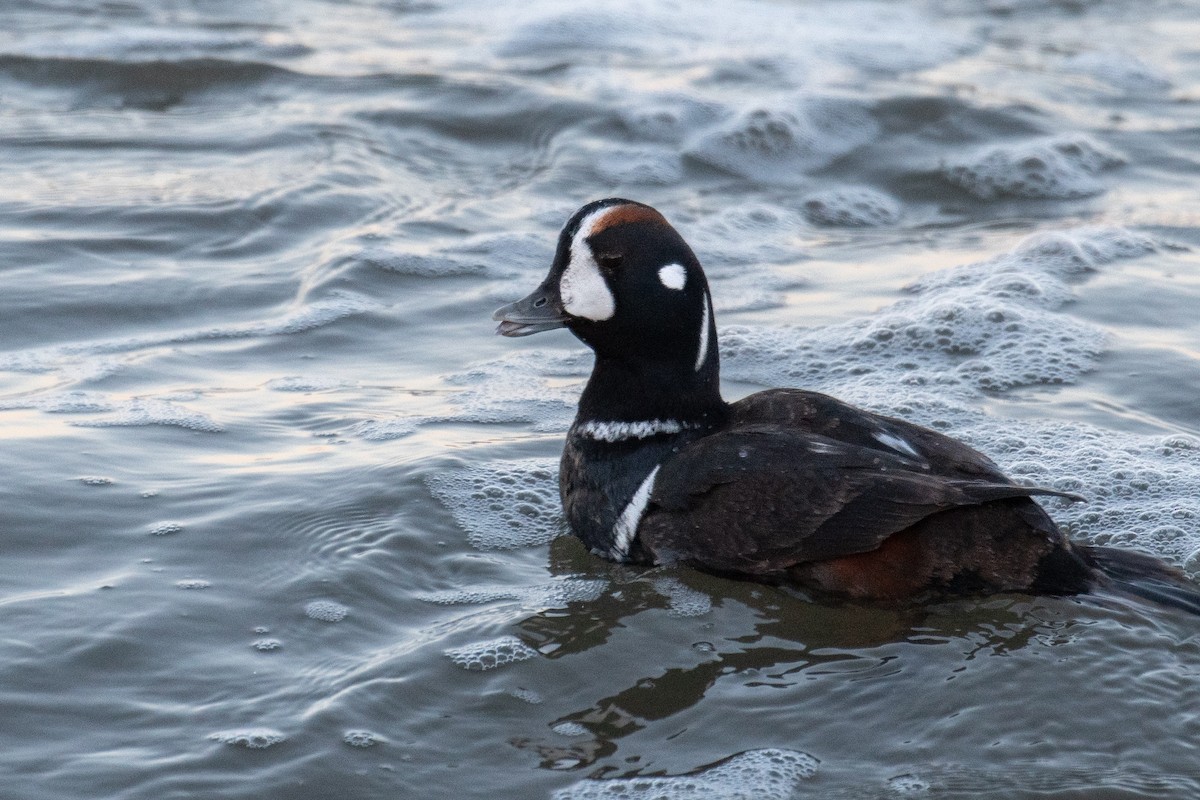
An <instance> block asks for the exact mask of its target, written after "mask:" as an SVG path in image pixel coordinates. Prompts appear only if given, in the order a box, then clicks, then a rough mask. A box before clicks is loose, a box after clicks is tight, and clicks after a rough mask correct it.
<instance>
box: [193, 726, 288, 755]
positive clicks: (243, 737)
mask: <svg viewBox="0 0 1200 800" xmlns="http://www.w3.org/2000/svg"><path fill="white" fill-rule="evenodd" d="M208 738H209V739H212V740H213V741H214V742H220V743H221V744H228V745H235V746H237V747H245V748H248V749H250V750H262V749H265V748H267V747H271V746H272V745H277V744H279V743H280V742H284V741H287V736H285V735H284V734H282V733H280V732H279V731H277V730H275V729H274V728H245V729H238V730H228V731H217V732H216V733H210V734H209V735H208Z"/></svg>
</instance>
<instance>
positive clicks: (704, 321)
mask: <svg viewBox="0 0 1200 800" xmlns="http://www.w3.org/2000/svg"><path fill="white" fill-rule="evenodd" d="M703 312H704V313H703V314H701V316H700V347H699V349H698V350H697V351H696V370H695V371H696V372H699V371H700V368H701V367H703V366H704V360H705V359H706V358H708V293H707V292H705V294H704V309H703Z"/></svg>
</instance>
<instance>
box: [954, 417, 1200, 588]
mask: <svg viewBox="0 0 1200 800" xmlns="http://www.w3.org/2000/svg"><path fill="white" fill-rule="evenodd" d="M954 419H955V420H957V421H959V424H960V425H961V429H960V430H959V431H956V434H958V433H961V435H962V436H963V437H964V438H966V439H967V440H968V441H970V442H971V444H973V445H974V446H976V447H978V448H980V449H981V450H983V451H984V452H986V453H987V454H988V455H990V456H992V457H993V458H995V459H996V461H997V462H998V463H999V464H1000V465H1001V467H1003V468H1004V469H1006V470H1007V471H1008V472H1009V473H1010V474H1011V475H1012V476H1013V477H1015V478H1018V479H1020V480H1022V481H1025V482H1030V483H1037V484H1039V485H1044V486H1049V487H1051V488H1057V489H1062V490H1064V491H1071V492H1077V493H1079V494H1082V495H1083V496H1084V497H1085V498H1087V502H1084V503H1067V502H1065V501H1058V500H1054V501H1046V504H1047V505H1050V506H1052V507H1053V517H1054V518H1055V520H1056V521H1058V522H1059V524H1061V525H1064V526H1066V527H1067V528H1068V530H1069V531H1070V532H1071V535H1072V536H1074V537H1076V538H1081V539H1084V540H1086V541H1089V542H1092V543H1095V544H1107V545H1118V546H1120V545H1128V546H1132V547H1137V548H1141V549H1145V550H1150V551H1152V552H1153V553H1155V554H1156V555H1158V556H1160V557H1162V558H1165V559H1167V560H1169V561H1172V562H1174V563H1175V564H1177V565H1180V566H1184V565H1188V566H1189V567H1194V566H1195V565H1194V564H1190V562H1191V561H1193V560H1194V558H1195V556H1196V555H1197V554H1198V553H1200V451H1198V450H1197V449H1195V448H1194V447H1187V446H1182V447H1181V446H1180V444H1181V441H1180V438H1179V437H1176V436H1166V437H1164V436H1161V435H1154V436H1141V435H1135V434H1127V433H1122V432H1119V431H1112V430H1106V429H1102V428H1097V427H1093V426H1090V425H1085V424H1082V423H1063V422H1057V421H1031V420H1022V421H1021V424H1020V425H1019V426H1016V425H1014V424H1013V423H1012V422H1011V421H1010V420H995V419H991V418H988V417H985V416H983V415H982V414H977V413H972V412H967V411H960V412H958V413H957V414H955V416H954Z"/></svg>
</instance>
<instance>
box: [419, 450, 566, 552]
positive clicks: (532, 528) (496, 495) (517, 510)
mask: <svg viewBox="0 0 1200 800" xmlns="http://www.w3.org/2000/svg"><path fill="white" fill-rule="evenodd" d="M428 485H429V490H430V492H432V493H433V496H434V497H436V498H437V499H438V500H440V501H441V502H442V503H443V504H444V505H445V506H446V507H447V508H449V509H450V513H451V514H453V515H454V520H455V522H457V523H458V525H459V526H460V527H461V528H463V530H465V531H466V532H467V539H468V541H470V543H471V544H472V546H474V547H477V548H479V549H481V550H511V549H514V548H517V547H532V546H535V545H542V544H545V543H546V542H549V541H550V540H551V539H553V538H554V537H555V536H557V535H558V534H559V533H560V532H561V531H562V530H563V517H562V510H561V508H560V504H559V498H558V465H557V464H556V463H555V462H554V461H551V460H549V459H522V460H514V461H491V462H485V463H481V464H473V465H471V466H469V467H463V468H461V469H454V470H446V471H444V472H441V473H438V474H436V475H431V476H430V477H429V479H428Z"/></svg>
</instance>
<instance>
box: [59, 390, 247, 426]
mask: <svg viewBox="0 0 1200 800" xmlns="http://www.w3.org/2000/svg"><path fill="white" fill-rule="evenodd" d="M111 410H113V411H116V412H117V413H116V415H115V416H111V417H104V418H101V419H88V420H76V421H74V422H72V423H71V424H72V425H77V426H79V427H81V428H124V427H141V426H145V425H167V426H174V427H178V428H187V429H188V430H193V431H201V432H203V433H220V432H221V431H223V430H224V427H223V426H221V425H220V424H219V423H217V422H215V421H214V420H213V419H212V418H211V417H209V416H208V415H207V414H203V413H201V412H199V411H193V410H191V409H187V408H184V407H183V406H180V405H178V404H176V403H172V402H169V401H166V400H156V399H152V398H148V397H135V398H133V399H131V400H126V401H124V402H118V403H115V404H114V405H113V407H112V409H111Z"/></svg>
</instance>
